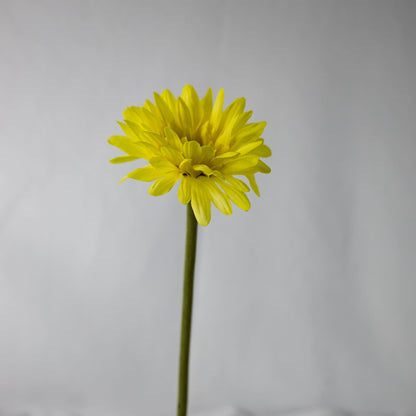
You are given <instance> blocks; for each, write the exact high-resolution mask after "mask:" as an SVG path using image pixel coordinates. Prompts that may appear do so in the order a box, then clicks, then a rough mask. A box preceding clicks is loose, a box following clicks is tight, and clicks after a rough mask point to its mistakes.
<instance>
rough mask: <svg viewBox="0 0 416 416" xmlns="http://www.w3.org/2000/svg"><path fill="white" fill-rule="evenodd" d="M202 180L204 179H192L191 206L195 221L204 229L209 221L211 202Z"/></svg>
mask: <svg viewBox="0 0 416 416" xmlns="http://www.w3.org/2000/svg"><path fill="white" fill-rule="evenodd" d="M204 179H206V178H200V179H192V189H191V205H192V210H193V211H194V214H195V218H196V220H197V221H198V222H199V224H201V225H202V226H204V227H205V226H207V225H208V224H209V222H210V221H211V201H210V200H209V198H208V191H207V189H206V187H205V186H204Z"/></svg>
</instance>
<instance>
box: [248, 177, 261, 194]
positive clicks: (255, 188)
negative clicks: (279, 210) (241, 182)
mask: <svg viewBox="0 0 416 416" xmlns="http://www.w3.org/2000/svg"><path fill="white" fill-rule="evenodd" d="M246 177H247V179H248V181H249V182H250V186H251V189H252V190H253V191H254V193H255V194H256V195H257V196H258V197H259V196H260V191H259V187H258V186H257V182H256V178H255V177H254V174H253V173H251V174H249V175H246Z"/></svg>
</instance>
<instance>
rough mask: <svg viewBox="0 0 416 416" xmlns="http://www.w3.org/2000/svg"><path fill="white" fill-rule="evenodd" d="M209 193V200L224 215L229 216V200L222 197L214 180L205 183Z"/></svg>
mask: <svg viewBox="0 0 416 416" xmlns="http://www.w3.org/2000/svg"><path fill="white" fill-rule="evenodd" d="M206 183H207V185H206V186H207V188H208V191H209V199H210V200H211V201H212V202H213V204H214V205H215V206H216V207H217V209H218V210H219V211H221V212H222V213H223V214H225V215H231V214H232V212H233V209H232V207H231V203H230V200H229V199H228V198H227V197H226V196H225V195H224V193H223V192H222V191H221V190H220V188H218V186H217V185H216V183H215V181H214V180H209V181H206Z"/></svg>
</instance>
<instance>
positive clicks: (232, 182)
mask: <svg viewBox="0 0 416 416" xmlns="http://www.w3.org/2000/svg"><path fill="white" fill-rule="evenodd" d="M225 180H226V181H227V182H228V183H229V184H230V185H231V186H233V187H234V188H236V189H238V190H239V191H241V192H248V191H249V190H250V188H249V187H248V186H247V185H246V184H245V183H244V182H243V181H241V180H240V179H237V178H234V176H232V175H226V176H225Z"/></svg>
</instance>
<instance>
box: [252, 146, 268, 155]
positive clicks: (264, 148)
mask: <svg viewBox="0 0 416 416" xmlns="http://www.w3.org/2000/svg"><path fill="white" fill-rule="evenodd" d="M252 154H253V155H257V156H260V157H270V156H271V155H272V151H271V149H270V147H269V146H266V145H265V144H262V145H261V146H259V147H258V148H257V149H255V150H253V151H252Z"/></svg>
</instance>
